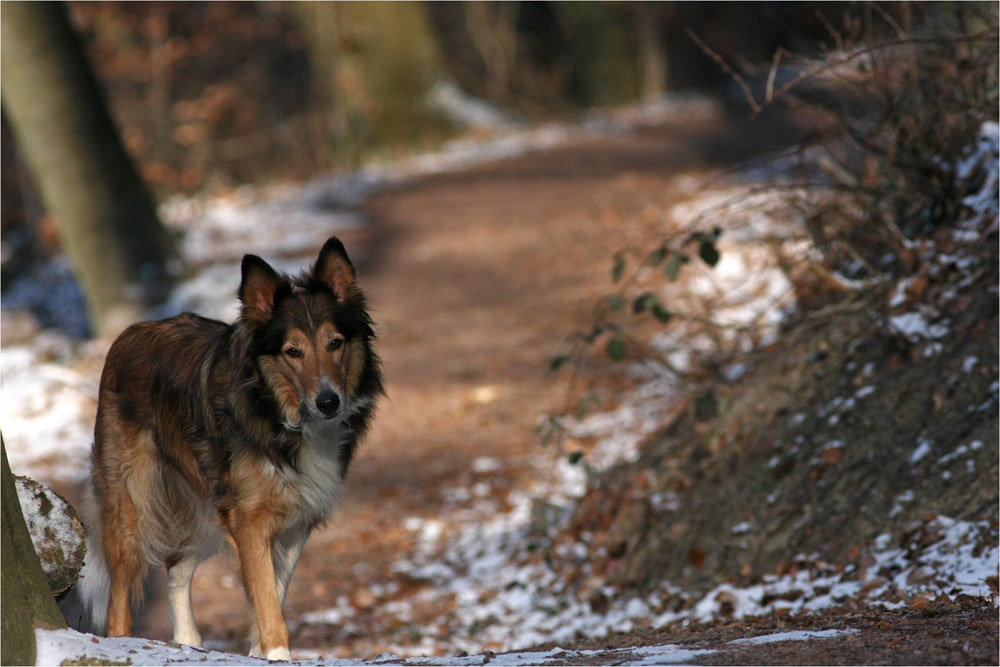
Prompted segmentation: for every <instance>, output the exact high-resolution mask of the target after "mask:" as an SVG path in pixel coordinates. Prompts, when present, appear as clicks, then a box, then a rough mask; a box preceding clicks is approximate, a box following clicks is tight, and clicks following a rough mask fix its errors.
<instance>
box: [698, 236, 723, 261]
mask: <svg viewBox="0 0 1000 667" xmlns="http://www.w3.org/2000/svg"><path fill="white" fill-rule="evenodd" d="M698 256H699V257H701V259H702V260H703V261H704V262H705V263H706V264H708V265H709V266H715V265H716V264H718V263H719V251H718V250H717V249H716V248H715V239H712V238H711V237H708V236H702V237H701V238H700V239H698Z"/></svg>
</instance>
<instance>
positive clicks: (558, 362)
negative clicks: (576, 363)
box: [549, 354, 570, 372]
mask: <svg viewBox="0 0 1000 667" xmlns="http://www.w3.org/2000/svg"><path fill="white" fill-rule="evenodd" d="M569 359H570V355H568V354H560V355H558V356H557V357H555V358H553V359H552V361H551V362H549V370H550V371H553V372H554V371H557V370H559V369H560V368H562V367H563V366H564V365H565V364H566V362H567V361H569Z"/></svg>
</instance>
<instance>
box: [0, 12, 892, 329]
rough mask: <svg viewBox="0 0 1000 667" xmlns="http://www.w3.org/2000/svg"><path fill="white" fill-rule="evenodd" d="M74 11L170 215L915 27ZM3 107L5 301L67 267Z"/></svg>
mask: <svg viewBox="0 0 1000 667" xmlns="http://www.w3.org/2000/svg"><path fill="white" fill-rule="evenodd" d="M873 8H874V9H873ZM68 10H69V12H68V13H69V16H70V18H71V21H72V25H73V27H74V28H75V31H76V32H77V33H78V34H79V35H80V36H81V37H82V41H83V46H84V49H85V52H86V55H87V57H88V58H89V62H90V66H91V69H92V70H93V71H94V73H95V74H96V76H97V79H98V81H99V86H100V88H101V89H102V91H103V96H104V97H105V101H106V103H107V106H108V108H109V111H110V114H111V115H112V117H113V119H114V121H115V123H116V125H117V130H118V133H119V135H120V137H121V140H122V143H123V144H124V146H125V148H126V149H127V152H128V154H129V155H130V156H131V157H132V158H133V160H134V161H135V162H136V164H137V167H138V171H139V173H140V175H141V177H142V179H143V180H144V181H145V183H146V184H147V185H148V186H149V187H150V188H151V190H152V192H153V194H154V196H155V198H156V199H157V200H158V201H160V202H162V201H164V200H165V199H166V198H168V197H170V196H172V195H177V194H182V195H193V194H196V193H202V194H205V193H208V194H215V195H218V194H222V193H226V192H231V191H232V190H233V189H234V188H237V187H238V186H240V185H244V184H258V185H261V184H267V183H276V182H288V181H293V182H301V181H305V180H308V179H310V178H313V177H315V176H316V175H317V174H323V173H331V172H343V171H346V170H350V169H351V168H354V167H357V166H358V165H359V164H362V163H364V162H370V161H372V160H386V159H391V158H392V157H394V156H397V157H398V156H399V155H402V154H408V153H413V152H415V151H422V150H429V149H432V148H434V147H436V146H439V145H440V144H441V143H442V142H443V141H446V140H447V139H449V138H453V137H456V136H459V135H461V136H470V135H471V136H474V137H475V136H480V137H486V136H488V135H489V134H490V133H492V132H494V131H496V130H497V129H498V128H504V127H506V128H510V127H516V126H519V125H522V124H525V123H535V122H540V121H546V120H553V119H557V118H567V117H575V116H578V115H579V114H580V113H582V112H583V111H585V110H586V109H588V108H593V107H606V106H610V105H619V104H624V103H629V102H634V101H636V100H642V99H647V100H648V99H656V98H659V97H661V96H662V95H664V94H665V93H667V92H671V91H682V90H688V89H692V88H702V89H705V88H709V87H713V86H718V85H719V84H722V83H724V82H726V81H727V80H728V78H729V73H728V72H727V71H726V69H725V67H724V66H720V61H721V60H724V61H725V62H727V63H729V64H731V65H732V66H734V67H737V68H740V69H745V68H749V67H750V66H751V65H753V64H754V63H758V62H765V63H766V62H768V61H769V60H770V59H771V58H772V57H773V56H774V55H775V54H776V53H779V52H794V53H800V54H814V53H816V52H817V51H818V50H819V49H820V48H821V47H820V46H818V45H820V44H824V43H827V44H828V43H830V41H831V36H833V35H837V36H840V35H844V34H849V33H850V34H864V33H866V32H867V33H871V32H872V31H873V30H877V29H878V28H877V27H873V26H882V28H884V27H885V26H886V25H891V24H892V21H890V22H889V23H887V22H886V21H885V20H884V18H882V17H883V16H890V15H892V14H898V15H899V16H900V18H899V20H900V21H904V22H905V20H906V16H904V15H908V12H909V10H907V9H904V8H902V7H894V6H891V5H890V6H888V7H887V8H877V7H875V6H873V5H872V6H868V7H866V8H862V9H861V10H860V11H858V10H857V8H856V7H853V8H852V6H851V4H850V3H809V2H790V3H785V2H776V3H766V2H765V3H759V2H690V3H660V2H635V3H631V2H606V3H597V2H594V3H589V2H587V3H576V2H569V3H561V2H510V3H507V2H501V3H493V2H483V3H447V2H411V3H367V2H357V3H353V2H344V3H306V2H287V3H286V2H247V3H244V2H210V3H168V2H149V3H128V2H98V3H85V2H81V3H76V2H73V3H69V4H68ZM873 12H876V13H877V14H878V16H877V17H876V20H872V15H873ZM8 13H9V12H8ZM10 59H11V58H8V60H10ZM8 65H10V66H12V67H13V65H11V64H10V63H8ZM8 111H9V109H5V112H4V124H3V142H2V150H3V172H2V186H3V197H2V200H3V211H2V225H3V227H2V233H3V284H4V286H5V288H6V287H8V286H10V285H12V284H13V283H14V281H15V280H16V278H17V277H18V276H20V275H22V274H23V273H24V272H25V271H26V270H28V269H29V268H30V267H33V266H35V265H36V264H37V262H38V261H39V260H45V259H47V258H50V257H52V256H54V255H57V254H59V252H60V232H59V228H58V225H57V224H55V222H56V221H54V220H53V216H52V214H51V211H49V212H47V211H46V207H45V206H44V205H43V204H42V203H41V198H40V197H39V195H38V188H36V187H35V186H34V184H33V183H32V179H31V175H30V173H29V170H28V168H27V167H26V164H25V159H24V156H23V155H22V154H21V153H20V152H19V147H18V144H17V141H15V140H14V137H13V135H12V133H11V129H10V127H9V124H8V121H9V118H8ZM62 235H63V236H65V233H63V234H62ZM65 241H66V239H65V238H64V239H63V242H64V243H65ZM158 261H163V260H162V259H161V260H158ZM74 263H76V264H80V260H78V259H74ZM104 281H105V282H115V280H114V279H109V278H104ZM60 289H70V288H67V287H62V288H60ZM161 297H162V295H159V297H157V298H161ZM122 298H123V297H122V296H121V295H120V294H119V295H117V296H109V297H108V299H118V300H119V301H120V300H121V299H122ZM154 301H155V299H154ZM92 310H93V309H92ZM48 319H49V320H50V321H45V320H46V317H44V316H43V317H42V320H43V322H42V324H43V325H52V324H55V323H54V322H52V321H51V318H48ZM78 333H80V332H78Z"/></svg>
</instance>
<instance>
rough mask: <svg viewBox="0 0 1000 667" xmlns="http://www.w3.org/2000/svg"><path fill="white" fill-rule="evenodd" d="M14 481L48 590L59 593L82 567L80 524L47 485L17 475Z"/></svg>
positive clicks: (84, 546) (83, 549)
mask: <svg viewBox="0 0 1000 667" xmlns="http://www.w3.org/2000/svg"><path fill="white" fill-rule="evenodd" d="M14 485H15V486H16V487H17V498H18V500H19V501H20V503H21V512H22V514H24V523H25V525H27V527H28V533H30V534H31V543H32V544H33V545H34V547H35V552H36V553H37V554H38V560H40V561H41V563H42V571H43V572H45V576H46V578H48V581H49V587H50V588H51V589H52V593H53V594H54V595H59V594H61V593H63V592H65V591H67V590H69V589H70V588H71V587H72V586H73V584H74V583H76V579H77V576H78V575H79V573H80V568H81V567H83V557H84V555H85V554H86V553H87V540H86V537H85V533H84V530H83V524H81V523H80V520H79V519H78V518H77V516H76V512H75V511H74V510H73V507H72V505H70V504H69V503H68V502H66V499H65V498H63V497H62V496H60V495H59V494H58V493H56V492H55V491H53V490H52V489H51V488H49V487H48V486H47V485H45V484H42V483H41V482H36V481H35V480H33V479H29V478H27V477H20V476H17V477H15V478H14Z"/></svg>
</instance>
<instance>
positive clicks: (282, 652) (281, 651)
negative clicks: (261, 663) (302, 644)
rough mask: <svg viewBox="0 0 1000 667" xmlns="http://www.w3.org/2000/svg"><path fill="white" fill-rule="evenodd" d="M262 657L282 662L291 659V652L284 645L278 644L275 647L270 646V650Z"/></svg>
mask: <svg viewBox="0 0 1000 667" xmlns="http://www.w3.org/2000/svg"><path fill="white" fill-rule="evenodd" d="M264 657H265V658H266V659H267V660H270V661H272V662H274V661H278V660H280V661H283V662H289V661H290V660H291V659H292V652H291V651H289V650H288V649H287V648H285V647H284V646H279V647H277V648H272V649H271V650H270V651H268V652H267V655H265V656H264Z"/></svg>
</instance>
